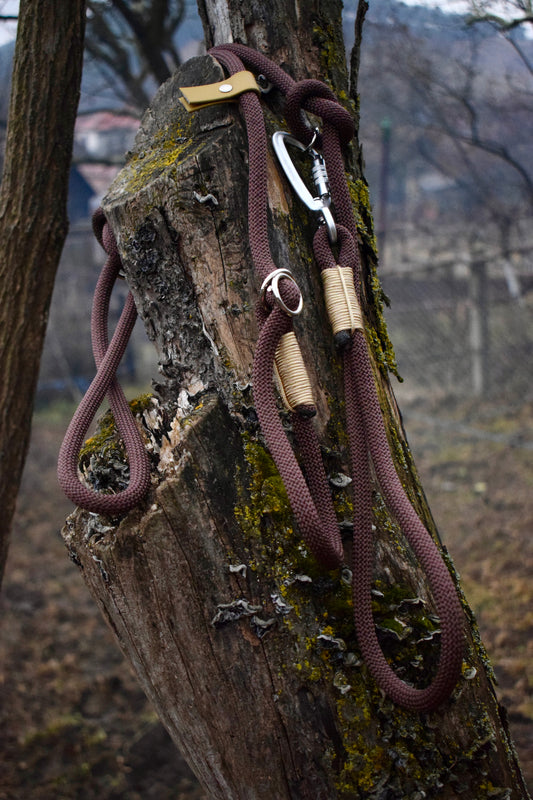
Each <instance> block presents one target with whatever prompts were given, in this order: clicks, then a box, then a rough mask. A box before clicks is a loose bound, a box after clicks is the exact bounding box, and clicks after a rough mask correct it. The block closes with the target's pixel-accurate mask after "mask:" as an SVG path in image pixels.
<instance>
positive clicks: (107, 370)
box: [57, 209, 150, 515]
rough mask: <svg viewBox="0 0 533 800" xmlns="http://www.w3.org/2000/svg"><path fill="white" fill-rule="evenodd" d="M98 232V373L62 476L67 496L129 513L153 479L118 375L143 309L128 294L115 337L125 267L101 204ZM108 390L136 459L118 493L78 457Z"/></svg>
mask: <svg viewBox="0 0 533 800" xmlns="http://www.w3.org/2000/svg"><path fill="white" fill-rule="evenodd" d="M93 229H94V233H95V236H96V238H97V239H98V241H99V242H100V244H101V245H102V247H103V248H104V250H105V251H106V253H107V254H108V258H107V260H106V263H105V265H104V268H103V270H102V272H101V274H100V277H99V279H98V283H97V285H96V289H95V293H94V299H93V308H92V315H91V336H92V346H93V354H94V360H95V363H96V369H97V372H96V376H95V377H94V379H93V381H92V383H91V385H90V386H89V389H88V390H87V393H86V394H85V396H84V398H83V400H82V401H81V403H80V405H79V406H78V409H77V411H76V413H75V414H74V416H73V418H72V420H71V422H70V425H69V427H68V429H67V432H66V434H65V437H64V439H63V444H62V445H61V449H60V451H59V457H58V467H57V477H58V480H59V485H60V486H61V488H62V490H63V492H64V493H65V494H66V495H67V497H68V498H69V499H70V500H72V502H73V503H75V504H76V505H78V506H81V507H82V508H86V509H87V510H89V511H94V512H96V513H98V514H110V515H114V514H117V515H118V514H125V513H126V512H127V511H129V510H130V509H132V508H134V507H135V506H136V505H138V504H139V503H140V502H141V500H142V499H143V497H144V496H145V495H146V492H147V491H148V487H149V485H150V464H149V461H148V456H147V454H146V450H145V447H144V442H143V440H142V437H141V434H140V433H139V430H138V428H137V424H136V422H135V418H134V416H133V414H132V412H131V409H130V407H129V405H128V401H127V400H126V397H125V395H124V392H123V391H122V388H121V386H120V384H119V383H118V381H117V379H116V372H117V369H118V365H119V364H120V361H121V359H122V356H123V355H124V351H125V350H126V347H127V344H128V341H129V338H130V336H131V332H132V330H133V326H134V325H135V320H136V319H137V310H136V308H135V303H134V302H133V297H132V295H131V293H130V294H128V297H127V298H126V303H125V305H124V309H123V311H122V314H121V316H120V319H119V321H118V323H117V326H116V328H115V332H114V334H113V337H112V339H111V342H110V341H109V334H108V326H107V320H108V315H109V301H110V298H111V292H112V290H113V286H114V285H115V281H116V279H117V277H118V274H119V272H120V268H121V262H120V256H119V254H118V250H117V244H116V242H115V237H114V236H113V233H112V231H111V228H110V227H109V225H108V223H107V222H106V219H105V216H104V214H103V212H102V210H101V209H98V211H96V213H95V214H94V216H93ZM106 395H107V397H108V400H109V404H110V406H111V410H112V411H113V416H114V418H115V424H116V426H117V428H118V430H119V432H120V435H121V436H122V439H123V441H124V445H125V448H126V452H127V453H128V460H129V465H130V481H129V484H128V486H127V488H126V489H124V491H122V492H118V493H117V494H103V493H102V492H98V491H95V490H93V489H90V488H88V487H87V486H85V484H83V483H82V482H81V480H80V478H79V476H78V459H79V453H80V449H81V447H82V445H83V442H84V440H85V437H86V435H87V431H88V430H89V427H90V425H91V423H92V421H93V419H94V417H95V414H96V413H97V411H98V408H99V406H100V403H101V402H102V401H103V400H104V398H105V396H106Z"/></svg>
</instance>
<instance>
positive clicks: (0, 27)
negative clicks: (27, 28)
mask: <svg viewBox="0 0 533 800" xmlns="http://www.w3.org/2000/svg"><path fill="white" fill-rule="evenodd" d="M18 10H19V0H0V15H1V14H18ZM16 28H17V25H16V23H15V22H0V45H2V44H5V43H6V42H9V40H10V39H13V38H14V36H15V32H16Z"/></svg>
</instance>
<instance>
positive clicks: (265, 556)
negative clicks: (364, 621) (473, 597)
mask: <svg viewBox="0 0 533 800" xmlns="http://www.w3.org/2000/svg"><path fill="white" fill-rule="evenodd" d="M222 5H224V4H222ZM236 5H238V8H235V9H232V8H229V6H228V11H229V12H230V16H228V17H224V14H223V12H222V11H221V9H220V6H221V4H220V3H216V9H215V3H212V4H211V2H209V3H207V2H206V3H205V6H204V9H203V18H204V22H205V25H206V28H207V38H208V39H209V38H211V40H212V41H215V42H219V41H221V36H222V34H220V33H219V34H218V35H217V30H218V29H217V25H220V30H222V31H223V38H224V37H228V38H229V37H230V36H232V37H233V38H236V39H239V40H240V41H242V42H243V43H247V44H251V45H252V46H255V47H258V48H260V49H261V50H262V51H263V52H265V51H266V52H267V54H268V55H270V56H273V57H275V58H277V59H278V60H279V61H281V62H282V63H283V65H284V66H285V67H286V69H287V70H288V71H289V72H291V73H292V74H293V75H294V76H296V77H299V78H300V77H314V76H320V77H321V78H322V79H326V80H331V82H332V83H333V85H335V87H336V90H337V92H338V93H341V96H344V97H346V98H347V97H348V94H347V88H348V85H347V76H346V70H345V66H344V64H345V61H344V53H343V51H342V49H341V48H342V45H341V40H340V31H341V27H340V4H336V3H328V4H327V5H328V10H327V17H326V16H324V15H325V13H326V12H325V11H324V10H323V8H322V6H323V5H325V4H318V3H316V4H313V3H310V2H308V3H305V2H301V3H300V4H299V6H298V8H299V16H298V15H296V14H293V12H292V10H291V8H289V7H288V6H287V5H286V4H283V3H278V4H276V3H273V4H269V5H268V7H266V6H264V5H261V7H260V8H261V13H262V15H263V16H261V15H258V14H257V13H256V12H257V9H256V8H255V5H254V4H253V3H250V4H243V3H242V2H240V3H239V4H236ZM244 6H246V10H245V11H243V10H242V9H243V7H244ZM224 7H225V6H224ZM217 15H219V16H217ZM220 15H222V16H220ZM230 19H231V25H230V23H229V21H228V20H230ZM362 19H363V14H360V15H359V16H358V22H359V24H362ZM210 20H211V22H210ZM212 20H216V24H215V23H213V22H212ZM281 40H283V41H281ZM356 62H357V59H356V58H354V59H353V63H354V64H356ZM222 78H223V72H222V70H221V68H220V66H219V65H218V64H217V62H216V61H215V60H214V59H213V58H211V57H209V56H205V57H201V58H197V59H193V60H192V61H190V62H188V63H187V64H185V65H184V66H183V67H182V68H181V69H180V70H179V71H178V73H177V74H176V75H175V76H174V77H173V78H172V79H171V80H170V81H168V82H167V83H166V84H165V85H164V86H163V87H162V89H161V90H160V92H159V94H158V96H157V98H156V99H155V101H154V103H153V105H152V107H151V108H150V110H149V111H148V112H147V114H146V115H145V118H144V120H143V125H142V128H141V131H140V133H139V135H138V138H137V141H136V145H135V150H134V152H133V153H132V155H131V157H130V159H129V162H128V164H127V165H126V167H125V168H124V169H123V171H122V172H121V173H120V175H119V176H118V178H117V179H116V181H115V182H114V184H113V185H112V187H111V189H110V191H109V193H108V195H107V197H106V198H105V201H104V206H105V211H106V214H107V216H108V219H109V220H110V223H111V226H112V228H113V230H114V232H115V234H116V237H117V241H118V245H119V250H120V252H121V255H122V258H123V264H124V269H125V272H126V275H127V279H128V282H129V284H130V287H131V288H132V291H133V293H134V296H135V299H136V303H137V306H138V309H139V312H140V314H141V316H142V318H143V320H144V323H145V326H146V330H147V332H148V335H149V336H150V338H151V340H152V341H153V343H154V346H155V348H156V350H157V353H158V358H159V363H160V371H161V382H160V384H159V385H158V387H157V395H158V399H157V400H155V399H152V400H146V401H145V402H144V404H139V415H140V420H142V425H143V430H144V432H145V435H146V440H147V446H148V448H149V449H150V451H151V453H152V460H153V479H152V489H151V492H150V496H149V498H148V499H147V501H146V503H145V504H144V505H143V506H142V507H139V508H136V509H135V510H134V511H132V512H131V513H130V514H128V515H127V516H126V517H125V518H123V519H122V520H120V521H118V520H111V519H107V518H104V517H98V516H96V515H94V514H90V513H87V512H84V511H81V510H78V511H77V512H75V513H74V514H73V515H72V516H71V517H70V518H69V520H68V521H67V525H66V526H65V529H64V532H63V535H64V539H65V542H66V544H67V547H68V549H69V552H70V555H71V557H72V558H73V559H74V560H75V562H76V563H77V564H78V565H79V566H80V568H81V569H82V572H83V575H84V578H85V580H86V582H87V584H88V585H89V587H90V589H91V591H92V593H93V595H94V597H95V598H96V601H97V602H98V604H99V606H100V608H101V610H102V612H103V614H104V616H105V617H106V619H107V621H108V623H109V625H110V626H111V628H112V630H113V631H114V633H115V635H116V637H117V640H118V642H119V643H120V646H121V647H122V649H123V651H124V653H125V655H126V657H127V658H128V659H129V660H130V661H131V663H132V664H133V666H134V668H135V670H136V672H137V675H138V677H139V680H140V682H141V684H142V686H143V688H144V690H145V691H146V693H147V695H148V696H149V697H150V699H151V700H152V702H153V703H154V706H155V708H156V709H157V711H158V713H159V715H160V716H161V719H162V721H163V722H164V724H165V725H166V727H167V728H168V730H169V732H170V734H171V736H172V737H173V738H174V740H175V742H176V744H177V745H178V746H179V748H180V749H181V750H182V752H183V753H184V755H185V756H186V758H187V760H188V761H189V763H190V765H191V767H192V768H193V770H194V771H195V772H196V774H197V775H198V777H199V779H200V781H201V782H202V784H203V786H204V787H205V789H206V791H207V792H208V793H209V795H210V796H212V797H213V798H220V799H222V798H224V800H230V799H231V800H237V798H239V799H240V800H273V799H274V798H275V800H289V799H290V800H320V799H321V798H324V800H326V798H327V800H332V798H400V797H405V798H411V800H415V798H423V797H437V796H438V797H442V798H465V797H467V798H472V800H474V798H475V800H481V799H482V798H489V797H499V798H502V800H503V798H504V797H506V798H522V797H526V796H527V793H526V791H525V789H524V787H523V785H522V782H521V778H520V774H519V770H518V768H517V765H516V762H515V759H514V755H513V751H512V747H511V746H510V743H509V739H508V734H507V729H506V725H505V720H504V717H503V715H502V714H501V712H500V709H499V708H498V705H497V702H496V700H495V696H494V692H493V689H492V684H491V672H490V667H489V666H488V662H487V659H486V656H485V653H484V650H483V647H482V645H481V643H480V642H479V638H478V636H477V632H476V628H475V623H474V621H473V618H472V615H471V614H470V612H469V610H468V607H467V606H466V604H465V612H466V618H467V620H468V627H469V631H468V642H467V647H466V650H465V665H464V673H463V677H462V678H461V680H460V684H459V685H458V687H457V688H456V690H455V692H454V695H453V697H452V699H451V700H450V702H449V703H447V704H446V705H445V706H444V707H442V708H441V709H439V710H438V711H436V712H433V713H431V714H413V713H410V712H407V711H405V710H404V709H402V708H399V707H397V706H395V705H394V704H393V703H392V701H391V700H389V699H388V698H387V697H385V696H384V695H383V693H382V692H381V691H380V690H379V689H378V688H377V687H376V685H375V683H374V681H373V679H372V678H371V676H370V675H369V673H368V671H367V669H366V666H365V664H364V663H362V661H361V659H360V656H359V651H358V645H357V641H356V638H355V634H354V630H353V622H352V613H353V610H352V607H351V603H350V589H349V586H348V584H349V576H348V574H347V573H346V570H341V571H334V572H325V571H324V570H321V569H320V568H319V567H318V565H317V564H316V563H315V561H314V559H313V558H312V557H311V556H310V555H309V554H308V553H307V551H306V550H305V548H304V547H303V546H302V545H301V543H300V540H299V537H298V533H297V532H296V531H295V530H294V527H293V522H292V515H291V512H290V508H289V506H288V502H287V498H286V494H285V492H284V490H283V487H282V485H281V482H280V479H279V476H278V473H277V471H276V469H275V467H274V465H273V462H272V460H271V458H270V455H269V454H268V452H267V450H266V448H265V446H264V443H263V439H262V437H261V435H260V433H259V432H258V430H257V421H256V417H255V413H254V410H253V407H252V400H251V392H250V374H251V364H252V357H253V350H254V342H255V341H256V337H257V331H256V324H255V319H254V314H253V308H254V304H255V302H256V299H257V295H258V285H257V279H256V277H255V276H254V275H253V272H252V270H251V266H250V260H249V254H248V244H247V211H246V204H247V192H246V186H247V179H248V167H247V144H246V134H245V131H244V129H243V125H242V121H241V119H240V117H239V112H238V109H237V107H236V106H233V105H221V106H216V107H212V108H207V109H203V110H202V111H199V112H197V113H196V114H195V115H192V116H189V115H188V114H187V113H186V112H185V111H184V110H183V109H182V107H181V105H180V104H179V103H178V102H177V98H178V96H179V93H178V91H177V89H178V87H179V86H180V85H181V86H189V85H193V84H203V83H212V82H215V81H219V80H221V79H222ZM278 102H279V101H278V99H277V98H276V96H275V93H273V96H272V97H271V98H269V101H268V103H269V105H268V107H267V106H266V107H265V109H266V110H265V113H266V116H267V125H268V127H269V129H272V130H274V129H276V128H277V127H279V125H280V120H279V118H278V117H277V113H278ZM347 103H349V101H348V100H347ZM358 163H359V153H358V150H357V146H354V148H353V152H352V162H351V165H350V166H351V169H352V175H351V178H350V181H351V187H352V189H353V196H354V201H355V202H356V204H357V205H356V216H357V218H358V221H359V230H360V236H361V241H360V246H361V253H362V257H363V261H364V269H365V276H364V283H365V286H364V288H365V292H364V294H365V314H366V317H367V320H368V332H369V339H370V342H371V346H372V351H373V355H374V359H375V366H376V378H377V380H378V383H379V394H380V398H381V401H382V406H383V410H384V414H385V416H386V421H387V426H388V429H389V433H390V438H391V443H392V448H393V452H394V457H395V459H396V462H397V466H398V469H399V470H400V471H401V475H402V481H403V482H404V483H405V485H406V487H407V489H408V492H409V494H410V496H411V498H412V499H413V502H414V503H415V506H416V509H417V511H418V513H419V514H420V516H421V517H422V519H423V520H424V522H425V523H426V524H427V525H428V526H429V529H430V530H431V532H432V533H433V534H434V535H435V536H436V531H435V526H434V523H433V521H432V519H431V515H430V512H429V509H428V507H427V505H426V502H425V498H424V494H423V491H422V488H421V486H420V484H419V480H418V477H417V474H416V470H415V466H414V464H413V462H412V459H411V455H410V452H409V448H408V446H407V444H406V442H405V438H404V435H403V431H402V428H401V422H400V418H399V413H398V410H397V407H396V404H395V402H394V398H393V394H392V391H391V388H390V385H389V383H388V379H387V372H388V368H389V367H392V366H393V356H392V354H391V348H390V345H389V343H388V340H387V338H386V329H385V326H384V324H383V320H382V316H381V301H382V298H381V293H380V290H379V286H378V283H377V279H376V277H375V272H374V270H375V263H376V257H375V252H374V242H373V235H372V220H371V217H370V212H369V208H368V204H367V192H366V186H365V184H364V181H363V179H362V177H361V174H360V172H359V171H358ZM269 192H270V198H269V205H270V215H271V228H270V245H271V250H272V252H273V254H274V257H275V258H276V259H277V262H278V264H279V265H280V266H283V267H288V268H290V269H291V271H292V272H293V273H294V275H295V277H296V280H297V282H298V284H299V286H300V287H301V289H302V293H303V295H304V297H307V298H313V297H314V298H317V300H316V303H307V304H306V307H305V313H304V314H303V315H302V317H301V318H299V323H298V333H299V340H300V341H301V343H302V347H303V351H304V358H305V360H306V362H307V364H308V365H309V366H310V372H311V374H312V375H313V376H314V378H313V382H314V389H315V396H316V397H318V398H319V400H318V408H319V414H318V420H317V425H318V428H319V430H320V435H321V439H322V442H323V445H324V448H325V450H324V452H325V457H326V461H327V471H328V473H329V474H330V475H332V476H334V475H341V476H342V475H343V474H345V473H346V471H347V468H346V464H347V461H348V458H347V454H346V446H345V437H344V433H343V420H342V400H341V393H340V368H339V366H338V363H337V360H336V356H335V353H334V349H333V346H332V343H331V335H330V329H329V323H327V322H326V318H325V312H324V308H323V305H322V301H321V300H318V298H320V297H321V291H320V286H319V281H318V276H317V270H316V268H315V267H314V265H313V259H312V255H311V250H310V239H311V236H312V233H313V232H314V230H315V227H316V221H315V220H313V219H311V218H310V216H309V215H308V213H307V212H304V211H303V210H302V208H301V207H300V206H299V205H298V202H299V201H298V200H297V199H296V198H295V196H294V195H293V194H292V192H291V190H290V189H289V188H288V187H287V185H286V184H285V182H284V180H282V178H281V177H280V174H279V171H278V169H277V167H276V165H275V163H274V159H273V157H272V156H269ZM108 437H109V431H102V433H101V435H100V436H99V437H96V438H95V439H94V440H93V443H92V445H91V446H90V447H89V448H88V451H87V452H86V457H89V456H91V463H92V469H93V471H96V472H98V470H99V469H103V470H106V471H109V464H108V458H109V452H110V448H109V444H110V441H109V438H108ZM341 483H342V481H341ZM333 491H334V492H335V500H336V506H337V509H338V513H339V519H340V522H341V527H342V528H343V529H345V530H346V532H347V533H351V531H350V523H349V513H350V508H351V499H350V495H349V490H347V489H346V488H334V489H333ZM375 522H376V528H377V530H376V552H377V559H376V593H375V615H376V620H377V622H378V624H379V625H380V627H381V628H382V630H383V636H384V639H383V643H384V647H385V648H386V649H387V653H388V655H389V656H390V658H391V659H392V660H394V661H395V662H396V668H398V669H402V667H403V668H409V667H407V662H412V661H413V654H414V652H415V650H416V652H422V653H423V654H424V658H425V663H427V662H429V663H431V661H432V660H434V659H435V648H436V644H435V640H436V637H434V638H433V639H432V636H431V634H429V635H428V634H427V631H428V627H429V628H430V629H431V624H430V616H431V611H430V608H431V605H430V602H431V601H430V598H429V597H428V593H427V591H426V589H425V583H424V577H423V575H422V574H421V573H420V572H419V571H418V568H417V567H416V565H415V564H414V563H413V560H412V559H411V558H409V556H408V557H407V559H406V558H405V555H404V554H405V548H404V546H403V543H402V540H401V535H400V533H399V532H398V528H397V525H396V523H395V521H394V520H393V519H391V517H390V516H389V514H388V512H387V510H386V509H385V508H384V505H383V503H382V501H381V499H380V496H379V494H378V493H377V492H376V505H375ZM348 538H349V537H348ZM346 560H347V563H349V561H350V559H349V541H347V542H346ZM407 608H411V609H415V610H414V611H413V612H412V613H411V619H410V624H411V625H412V627H413V628H414V629H415V632H414V633H413V637H414V639H409V637H407V638H405V639H403V643H402V641H400V639H402V637H403V634H402V633H401V631H400V632H398V631H399V629H401V627H402V625H403V624H404V623H403V621H402V615H403V614H404V613H405V609H407ZM415 617H416V620H415ZM416 630H418V634H416ZM424 630H425V632H426V633H425V635H424V634H423V633H421V631H424ZM421 638H425V641H424V642H420V641H416V640H417V639H421ZM410 648H411V649H410ZM413 648H415V650H413ZM437 649H438V646H437ZM415 672H416V670H415Z"/></svg>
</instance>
